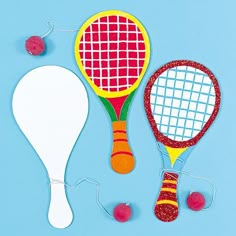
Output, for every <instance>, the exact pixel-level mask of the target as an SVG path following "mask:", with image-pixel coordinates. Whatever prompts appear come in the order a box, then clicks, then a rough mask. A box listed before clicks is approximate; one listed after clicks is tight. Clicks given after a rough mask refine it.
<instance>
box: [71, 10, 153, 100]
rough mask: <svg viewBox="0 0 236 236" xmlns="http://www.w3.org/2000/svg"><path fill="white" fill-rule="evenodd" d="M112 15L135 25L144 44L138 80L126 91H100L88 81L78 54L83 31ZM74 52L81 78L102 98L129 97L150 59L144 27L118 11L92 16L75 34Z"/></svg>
mask: <svg viewBox="0 0 236 236" xmlns="http://www.w3.org/2000/svg"><path fill="white" fill-rule="evenodd" d="M113 15H114V16H122V17H125V18H127V19H129V20H131V21H132V22H134V23H135V24H136V25H137V27H138V28H139V30H140V32H141V33H142V36H143V39H144V44H145V50H146V52H145V58H144V65H143V68H142V71H141V73H140V75H139V77H138V79H137V80H136V81H135V83H134V84H133V85H132V86H131V87H129V88H128V89H126V90H122V91H116V92H110V91H106V90H102V89H100V88H99V87H98V86H97V85H95V84H94V83H93V81H92V80H91V79H90V77H89V76H88V75H87V73H86V71H85V69H84V66H83V63H82V60H81V57H80V53H79V52H80V50H79V45H80V41H81V39H82V37H83V34H84V31H85V30H86V29H87V28H88V27H89V26H90V25H91V24H92V23H93V22H94V21H96V20H97V19H98V18H101V17H105V16H113ZM74 52H75V59H76V62H77V64H78V66H79V69H80V71H81V72H82V74H83V76H84V77H85V79H86V80H87V81H88V83H89V84H90V86H91V87H92V88H93V90H94V91H95V93H96V94H97V95H98V96H100V97H104V98H115V97H123V96H126V95H129V94H130V93H131V92H133V91H134V90H135V89H137V87H138V85H139V84H140V82H141V80H142V78H143V76H144V74H145V72H146V69H147V67H148V64H149V59H150V42H149V37H148V34H147V32H146V30H145V28H144V26H143V25H142V24H141V22H140V21H139V20H138V19H137V18H136V17H134V16H133V15H130V14H129V13H127V12H123V11H119V10H109V11H102V12H100V13H97V14H95V15H93V16H92V17H90V18H89V19H88V20H87V21H86V22H85V23H84V24H83V25H82V27H81V28H80V31H79V33H78V34H77V37H76V40H75V47H74Z"/></svg>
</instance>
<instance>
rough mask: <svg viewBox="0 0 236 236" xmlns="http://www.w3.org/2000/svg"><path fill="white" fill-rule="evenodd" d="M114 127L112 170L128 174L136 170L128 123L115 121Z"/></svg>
mask: <svg viewBox="0 0 236 236" xmlns="http://www.w3.org/2000/svg"><path fill="white" fill-rule="evenodd" d="M112 127H113V138H114V140H113V150H112V155H111V166H112V169H113V170H114V171H115V172H117V173H119V174H128V173H129V172H131V171H132V170H133V169H134V166H135V159H134V156H133V154H132V152H131V149H130V147H129V144H128V138H127V131H126V121H115V122H113V123H112Z"/></svg>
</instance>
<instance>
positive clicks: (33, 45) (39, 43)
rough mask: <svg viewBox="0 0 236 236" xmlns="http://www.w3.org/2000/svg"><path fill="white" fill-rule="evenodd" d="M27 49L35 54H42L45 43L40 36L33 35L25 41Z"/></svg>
mask: <svg viewBox="0 0 236 236" xmlns="http://www.w3.org/2000/svg"><path fill="white" fill-rule="evenodd" d="M25 49H26V51H27V52H28V53H29V54H30V55H33V56H38V55H41V54H42V53H43V52H44V51H45V43H44V40H43V38H41V37H40V36H31V37H29V38H28V39H27V40H26V42H25Z"/></svg>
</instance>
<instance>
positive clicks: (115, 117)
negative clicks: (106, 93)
mask: <svg viewBox="0 0 236 236" xmlns="http://www.w3.org/2000/svg"><path fill="white" fill-rule="evenodd" d="M134 94H135V91H133V92H132V93H131V94H130V95H129V96H128V97H127V98H126V100H125V102H124V104H123V106H122V108H121V112H120V115H119V117H118V115H117V114H116V111H115V109H114V108H113V106H112V104H111V103H110V102H109V101H108V100H107V99H106V98H104V97H100V96H99V98H100V100H101V101H102V103H103V105H104V107H105V108H106V110H107V112H108V114H109V116H110V118H111V121H112V122H114V121H118V120H120V121H125V120H126V118H127V115H128V111H129V106H130V103H131V101H132V99H133V97H134Z"/></svg>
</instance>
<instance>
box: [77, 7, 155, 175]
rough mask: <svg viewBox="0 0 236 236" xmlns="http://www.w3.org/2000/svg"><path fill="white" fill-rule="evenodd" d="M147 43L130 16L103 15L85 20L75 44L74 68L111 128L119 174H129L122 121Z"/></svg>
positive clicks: (143, 64) (132, 162) (146, 55)
mask: <svg viewBox="0 0 236 236" xmlns="http://www.w3.org/2000/svg"><path fill="white" fill-rule="evenodd" d="M149 55H150V48H149V39H148V36H147V33H146V31H145V29H144V27H143V26H142V25H141V23H140V22H139V21H138V20H137V19H136V18H135V17H133V16H131V15H129V14H128V13H124V12H121V11H105V12H102V13H99V14H97V15H95V16H93V17H91V18H90V19H89V20H87V21H86V22H85V23H84V25H83V26H82V27H81V30H80V32H79V33H78V36H77V39H76V42H75V56H76V61H77V63H78V66H79V68H80V70H81V72H82V74H83V75H84V77H85V78H86V80H87V81H88V83H89V84H90V85H91V87H92V88H93V90H94V91H95V93H96V94H97V95H98V97H99V98H100V100H101V102H102V103H103V105H104V106H105V108H106V110H107V112H108V114H109V116H110V118H111V121H112V127H113V137H114V142H113V151H112V155H111V166H112V168H113V170H114V171H116V172H118V173H120V174H127V173H129V172H130V171H132V170H133V168H134V166H135V159H134V156H133V154H132V151H131V148H130V147H129V144H128V139H127V132H126V118H127V114H128V109H129V106H130V104H131V101H132V98H133V96H134V94H135V91H136V89H137V87H138V86H139V84H140V82H141V80H142V78H143V75H144V73H145V71H146V68H147V66H148V62H149Z"/></svg>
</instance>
